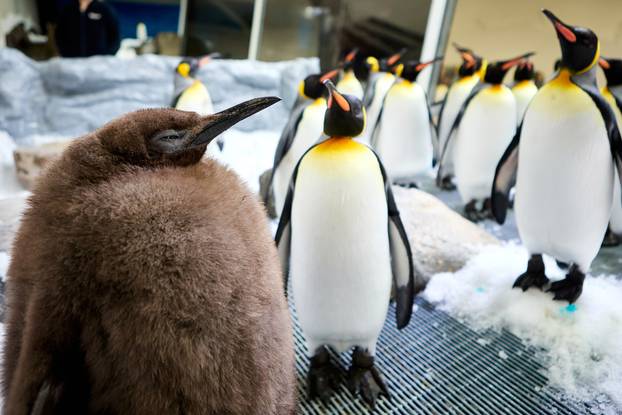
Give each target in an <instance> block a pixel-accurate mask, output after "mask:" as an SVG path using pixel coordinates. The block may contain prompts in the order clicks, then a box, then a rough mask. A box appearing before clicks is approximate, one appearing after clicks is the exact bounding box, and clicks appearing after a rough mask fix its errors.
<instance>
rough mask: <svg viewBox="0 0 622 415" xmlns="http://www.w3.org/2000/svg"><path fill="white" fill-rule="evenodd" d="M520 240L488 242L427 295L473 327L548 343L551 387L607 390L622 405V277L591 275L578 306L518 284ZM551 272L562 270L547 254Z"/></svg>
mask: <svg viewBox="0 0 622 415" xmlns="http://www.w3.org/2000/svg"><path fill="white" fill-rule="evenodd" d="M527 259H528V254H527V251H526V250H525V249H524V248H523V247H521V246H518V245H514V244H510V245H505V246H501V247H495V246H491V247H486V248H484V249H482V251H481V253H480V254H479V255H477V256H476V257H474V258H473V259H471V260H470V261H469V262H468V263H467V264H466V266H465V267H464V268H463V269H461V270H460V271H458V272H456V273H441V274H436V275H435V276H433V277H432V279H431V281H430V283H429V285H428V287H427V289H426V291H425V293H424V295H425V297H426V298H427V299H428V300H429V301H431V302H433V303H437V304H438V307H439V308H440V309H441V310H444V311H447V312H449V313H450V314H452V315H454V316H455V317H457V318H459V319H460V320H462V321H464V322H465V323H467V324H468V325H469V326H471V327H472V328H474V329H475V330H483V329H486V328H490V327H492V328H494V329H499V330H500V329H502V328H505V329H507V330H509V331H510V332H512V333H513V334H515V335H516V336H518V337H520V338H521V339H523V341H524V342H526V343H527V344H528V345H531V346H535V347H536V348H541V349H542V357H543V359H544V361H545V364H546V366H547V367H548V373H547V376H548V378H549V382H550V384H551V386H554V387H557V388H560V389H562V390H564V391H565V392H568V393H570V394H572V395H574V396H576V397H578V398H580V399H593V398H594V397H595V395H597V394H602V393H604V394H606V395H608V396H609V397H610V398H611V399H612V400H613V401H615V402H616V403H617V404H618V405H622V281H620V280H619V279H616V278H615V277H613V276H598V277H594V276H588V277H587V278H586V281H585V285H584V289H583V294H582V296H581V297H580V298H579V300H578V301H577V302H576V304H574V305H569V304H568V303H567V302H559V301H552V295H551V294H548V293H543V292H541V291H540V290H537V289H530V290H528V291H527V292H525V293H523V292H522V291H521V290H519V289H512V284H513V283H514V280H515V279H516V278H517V277H518V276H519V275H520V274H521V273H523V272H524V271H525V269H526V266H527ZM545 264H546V269H547V276H548V277H549V278H550V279H551V280H557V279H561V278H563V276H564V272H563V271H561V270H560V269H559V268H558V267H557V266H556V265H555V262H554V261H553V260H551V259H545Z"/></svg>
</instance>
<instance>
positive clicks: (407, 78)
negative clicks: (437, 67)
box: [372, 58, 442, 187]
mask: <svg viewBox="0 0 622 415" xmlns="http://www.w3.org/2000/svg"><path fill="white" fill-rule="evenodd" d="M440 59H442V58H436V59H434V60H432V61H429V62H418V61H408V62H406V63H404V64H400V65H398V66H397V67H396V75H397V76H398V80H397V81H396V82H395V83H394V84H393V86H392V87H391V88H390V89H389V92H387V95H386V97H385V99H384V105H383V108H382V111H381V113H380V115H379V116H378V123H377V124H376V130H375V131H374V133H373V135H372V146H373V148H374V149H375V150H376V153H377V154H378V156H379V157H380V159H381V160H382V162H383V164H384V165H385V167H386V169H387V173H388V175H389V177H390V178H391V179H392V181H395V182H397V183H404V184H407V185H409V186H413V187H416V184H415V182H414V180H415V177H416V176H419V175H421V174H423V173H425V172H427V171H428V170H430V169H431V168H432V159H433V158H434V145H433V141H434V140H436V137H435V135H436V127H435V125H434V122H433V121H432V113H431V111H430V106H429V104H428V99H427V95H426V93H425V91H424V90H423V88H421V86H420V85H419V84H417V83H416V82H415V80H416V79H417V76H418V75H419V73H420V72H421V71H422V70H423V69H425V68H427V67H428V66H429V65H431V64H432V63H434V62H437V61H439V60H440Z"/></svg>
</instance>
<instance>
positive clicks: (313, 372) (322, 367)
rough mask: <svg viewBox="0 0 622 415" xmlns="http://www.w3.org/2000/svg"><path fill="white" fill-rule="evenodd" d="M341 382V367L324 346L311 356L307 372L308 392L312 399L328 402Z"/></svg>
mask: <svg viewBox="0 0 622 415" xmlns="http://www.w3.org/2000/svg"><path fill="white" fill-rule="evenodd" d="M338 382H339V369H338V368H337V367H336V366H335V365H334V364H333V363H332V362H331V361H330V355H329V354H328V350H326V348H324V347H322V348H320V349H318V351H317V352H316V354H315V355H314V356H313V357H312V358H311V366H310V367H309V373H308V374H307V392H308V394H309V398H310V399H315V398H320V399H321V400H322V401H323V402H327V401H328V400H329V399H330V396H331V394H332V392H333V390H334V389H336V388H337V386H338Z"/></svg>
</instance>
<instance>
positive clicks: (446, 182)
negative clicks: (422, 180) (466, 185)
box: [438, 176, 456, 191]
mask: <svg viewBox="0 0 622 415" xmlns="http://www.w3.org/2000/svg"><path fill="white" fill-rule="evenodd" d="M438 187H440V189H441V190H447V191H451V190H456V185H455V184H454V182H453V178H452V177H451V176H445V177H443V178H442V179H441V183H440V184H439V186H438Z"/></svg>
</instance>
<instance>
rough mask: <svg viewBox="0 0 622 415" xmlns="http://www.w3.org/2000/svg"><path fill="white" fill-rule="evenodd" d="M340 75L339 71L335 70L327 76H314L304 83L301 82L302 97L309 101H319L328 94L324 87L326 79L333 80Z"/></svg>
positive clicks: (310, 76) (307, 78)
mask: <svg viewBox="0 0 622 415" xmlns="http://www.w3.org/2000/svg"><path fill="white" fill-rule="evenodd" d="M338 73H339V70H338V69H333V70H332V71H328V72H326V73H325V74H323V75H322V74H313V75H309V76H307V77H306V78H305V79H304V80H303V81H301V82H300V86H299V91H298V92H300V94H301V95H302V96H305V97H307V98H309V99H318V98H320V97H322V96H324V94H325V93H326V88H325V87H324V81H325V80H326V79H333V78H334V77H335V76H337V74H338Z"/></svg>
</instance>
